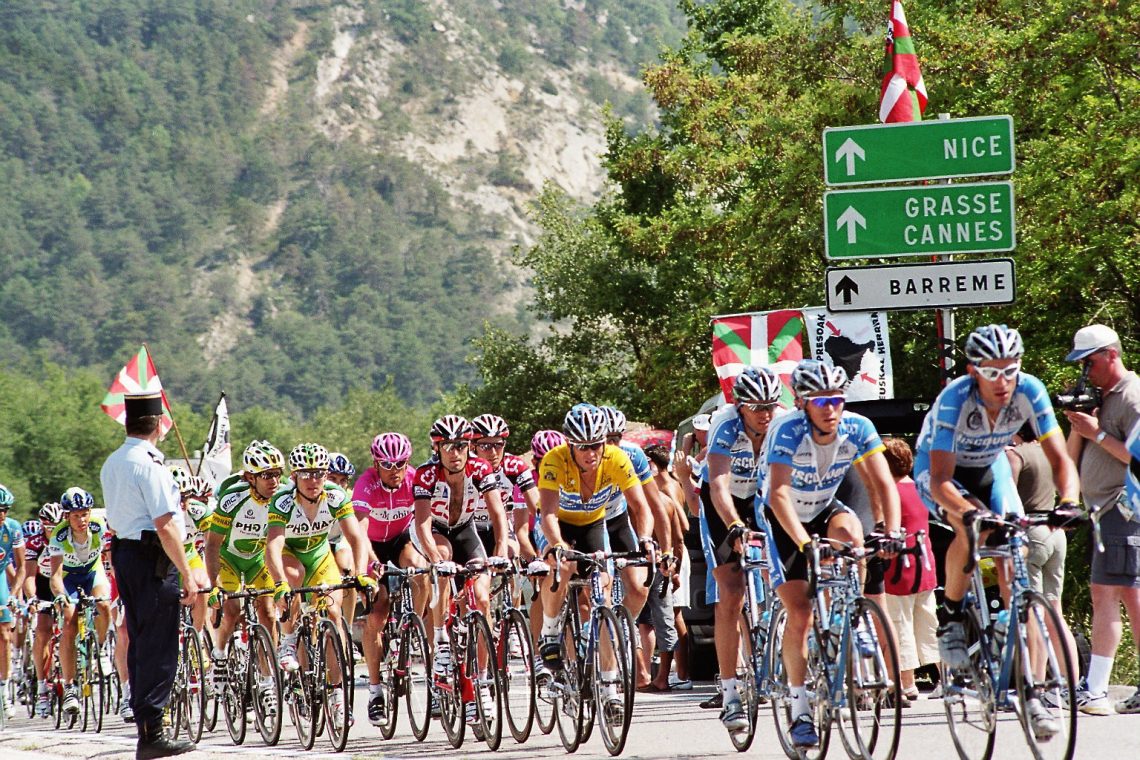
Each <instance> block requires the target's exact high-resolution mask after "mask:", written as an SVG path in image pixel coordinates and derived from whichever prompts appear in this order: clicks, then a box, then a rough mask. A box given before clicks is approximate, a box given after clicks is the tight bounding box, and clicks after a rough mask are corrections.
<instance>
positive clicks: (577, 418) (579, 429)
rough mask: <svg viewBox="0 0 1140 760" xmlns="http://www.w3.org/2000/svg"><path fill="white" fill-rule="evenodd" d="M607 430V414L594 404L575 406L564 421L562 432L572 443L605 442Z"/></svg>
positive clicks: (567, 413)
mask: <svg viewBox="0 0 1140 760" xmlns="http://www.w3.org/2000/svg"><path fill="white" fill-rule="evenodd" d="M606 428H607V424H606V414H605V412H603V411H602V410H601V409H599V408H598V407H596V406H594V405H593V404H575V405H574V406H573V407H572V408H571V409H570V411H568V412H566V419H564V420H563V421H562V432H563V433H565V434H566V440H567V441H569V442H570V443H598V442H600V441H604V440H605V438H606Z"/></svg>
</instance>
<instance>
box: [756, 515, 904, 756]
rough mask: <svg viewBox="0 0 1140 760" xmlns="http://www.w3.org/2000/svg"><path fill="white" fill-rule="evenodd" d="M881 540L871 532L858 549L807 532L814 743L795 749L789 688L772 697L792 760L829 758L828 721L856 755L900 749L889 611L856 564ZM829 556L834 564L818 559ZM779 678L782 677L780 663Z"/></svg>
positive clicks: (781, 739) (880, 544)
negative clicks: (868, 589)
mask: <svg viewBox="0 0 1140 760" xmlns="http://www.w3.org/2000/svg"><path fill="white" fill-rule="evenodd" d="M885 540H886V539H882V538H880V540H878V541H876V540H875V537H869V538H868V540H867V545H866V546H864V547H857V546H853V545H851V544H848V543H845V542H842V541H838V540H836V539H831V538H821V537H819V536H812V541H811V545H810V553H809V555H808V559H809V562H808V584H809V594H810V599H811V609H812V626H811V629H810V632H809V639H808V660H807V678H806V680H805V685H806V686H807V690H808V695H809V700H810V703H811V707H812V720H813V723H814V724H815V726H816V729H817V730H818V732H819V745H818V747H816V748H808V749H805V748H797V747H796V746H795V745H794V743H793V742H792V739H791V725H792V722H793V720H794V719H795V718H796V716H795V715H792V703H791V699H790V693H781V694H780V695H779V697H778V698H777V699H775V700H774V701H773V710H774V713H775V717H776V728H777V731H776V735H777V737H778V739H779V742H780V746H781V747H782V748H783V749H784V753H785V754H786V755H787V756H788V757H789V758H792V759H793V760H796V759H797V758H808V760H816V759H818V758H823V757H824V756H826V755H827V749H828V745H829V743H830V739H831V730H832V726H833V724H838V725H839V734H840V739H841V740H842V742H843V746H844V749H845V750H846V752H847V754H848V756H849V757H851V758H852V759H853V760H858V759H860V758H862V759H864V760H871V759H874V760H880V759H881V760H892V759H893V758H894V756H895V753H896V752H897V751H898V743H899V729H900V727H901V723H902V702H901V689H900V687H899V683H898V675H897V674H898V672H899V661H898V650H897V648H896V644H895V641H894V638H893V637H892V636H891V635H890V633H889V631H890V630H891V628H890V621H889V620H888V619H887V616H886V614H885V613H884V612H883V610H882V608H881V607H879V605H878V604H876V603H875V602H874V600H871V599H868V598H866V597H865V596H863V578H862V573H861V572H860V563H861V562H862V561H864V560H866V559H869V558H871V557H873V556H875V555H876V554H878V553H879V552H880V551H881V549H882V547H883V546H884V541H885ZM828 556H830V557H831V558H832V559H833V561H832V562H830V563H826V564H825V563H824V562H822V561H821V560H822V559H825V558H827V557H828ZM785 616H786V610H785ZM781 646H782V643H781ZM779 677H781V678H783V672H782V668H781V671H780V673H779Z"/></svg>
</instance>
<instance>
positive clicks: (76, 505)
mask: <svg viewBox="0 0 1140 760" xmlns="http://www.w3.org/2000/svg"><path fill="white" fill-rule="evenodd" d="M59 504H60V506H61V507H63V511H64V512H78V511H79V510H82V509H92V508H94V507H95V497H94V496H92V495H91V494H89V493H87V492H86V491H84V490H83V489H82V488H79V487H78V486H72V487H71V488H69V489H67V490H66V491H64V492H63V496H60V497H59Z"/></svg>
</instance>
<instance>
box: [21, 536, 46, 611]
mask: <svg viewBox="0 0 1140 760" xmlns="http://www.w3.org/2000/svg"><path fill="white" fill-rule="evenodd" d="M44 551H47V549H46V548H45V549H44ZM39 572H40V567H39V564H37V562H36V561H35V560H34V559H26V560H24V596H25V597H26V598H28V599H31V598H32V597H34V596H35V595H36V576H37V575H39Z"/></svg>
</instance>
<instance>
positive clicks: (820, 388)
mask: <svg viewBox="0 0 1140 760" xmlns="http://www.w3.org/2000/svg"><path fill="white" fill-rule="evenodd" d="M846 385H847V371H846V370H845V369H843V367H831V366H829V365H827V364H825V363H824V362H821V361H820V360H819V359H804V360H803V361H801V362H800V363H799V364H797V365H796V368H795V369H794V370H792V390H794V391H795V392H796V395H797V396H800V397H801V398H802V397H803V396H810V395H812V394H813V393H821V392H826V393H835V394H841V393H843V388H844V386H846Z"/></svg>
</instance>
